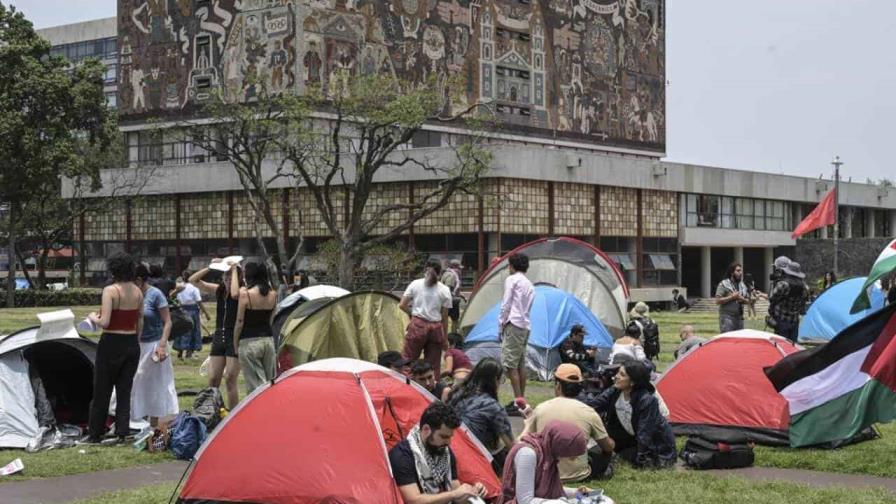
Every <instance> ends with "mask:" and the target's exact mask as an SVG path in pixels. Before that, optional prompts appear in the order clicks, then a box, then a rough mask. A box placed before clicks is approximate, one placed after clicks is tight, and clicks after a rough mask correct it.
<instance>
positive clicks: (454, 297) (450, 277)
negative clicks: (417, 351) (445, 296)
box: [442, 259, 464, 334]
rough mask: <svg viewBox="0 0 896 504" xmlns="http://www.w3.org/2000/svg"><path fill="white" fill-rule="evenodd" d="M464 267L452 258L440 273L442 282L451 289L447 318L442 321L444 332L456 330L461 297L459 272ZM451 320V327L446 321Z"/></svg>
mask: <svg viewBox="0 0 896 504" xmlns="http://www.w3.org/2000/svg"><path fill="white" fill-rule="evenodd" d="M463 269H464V267H463V266H462V265H461V263H460V261H459V260H458V259H452V260H451V261H449V262H448V269H446V270H445V272H444V273H442V283H443V284H445V287H448V290H450V291H451V308H450V309H449V310H448V319H446V320H443V321H442V325H443V326H444V327H443V330H444V331H445V334H448V333H449V332H455V331H457V320H458V319H459V318H460V300H461V299H462V298H463V294H461V291H460V288H461V280H460V273H461V271H463ZM449 320H450V321H451V327H450V328H449V327H448V321H449Z"/></svg>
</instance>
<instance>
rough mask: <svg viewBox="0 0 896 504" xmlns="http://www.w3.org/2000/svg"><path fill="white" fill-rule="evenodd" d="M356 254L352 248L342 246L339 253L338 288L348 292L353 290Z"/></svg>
mask: <svg viewBox="0 0 896 504" xmlns="http://www.w3.org/2000/svg"><path fill="white" fill-rule="evenodd" d="M357 263H358V254H357V251H356V250H355V248H354V247H352V246H348V245H343V246H342V248H341V249H340V253H339V265H338V271H337V275H338V280H339V286H340V287H342V288H343V289H345V290H348V291H354V290H355V270H356V269H357V265H358V264H357Z"/></svg>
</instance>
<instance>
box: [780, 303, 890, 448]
mask: <svg viewBox="0 0 896 504" xmlns="http://www.w3.org/2000/svg"><path fill="white" fill-rule="evenodd" d="M765 374H766V376H767V377H768V379H769V380H770V381H771V382H772V385H773V386H774V387H775V390H777V391H778V392H779V393H780V394H781V395H782V396H783V397H784V399H786V400H787V403H788V406H789V409H790V445H791V446H794V447H798V446H811V445H815V444H820V443H828V442H831V441H840V440H845V439H849V438H851V437H852V436H854V435H856V434H858V433H860V432H862V431H863V430H865V429H866V428H868V427H869V426H871V425H873V424H875V423H878V422H888V421H890V420H893V419H894V418H896V304H891V305H889V306H887V307H885V308H882V309H881V310H879V311H876V312H874V313H872V314H871V315H869V316H867V317H866V318H864V319H862V320H860V321H858V322H856V323H855V324H853V325H851V326H849V327H847V328H846V329H844V330H843V331H842V332H841V333H840V334H838V335H837V336H836V337H834V339H832V340H831V341H830V342H829V343H827V344H826V345H823V346H819V347H816V348H813V349H811V350H804V351H802V352H797V353H795V354H791V355H789V356H787V357H785V358H784V359H782V360H781V361H779V362H778V363H777V364H775V365H774V366H770V367H768V368H766V369H765Z"/></svg>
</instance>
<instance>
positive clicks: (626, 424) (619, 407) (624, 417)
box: [616, 394, 635, 436]
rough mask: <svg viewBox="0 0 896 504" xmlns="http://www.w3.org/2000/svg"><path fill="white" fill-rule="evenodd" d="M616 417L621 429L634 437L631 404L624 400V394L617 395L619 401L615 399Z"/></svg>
mask: <svg viewBox="0 0 896 504" xmlns="http://www.w3.org/2000/svg"><path fill="white" fill-rule="evenodd" d="M616 417H617V418H619V423H620V424H621V425H622V428H623V429H625V432H628V433H629V434H631V435H632V436H634V435H635V428H634V427H632V403H631V402H629V401H626V400H625V394H619V399H616Z"/></svg>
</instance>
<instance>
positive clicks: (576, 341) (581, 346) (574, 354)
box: [560, 324, 597, 374]
mask: <svg viewBox="0 0 896 504" xmlns="http://www.w3.org/2000/svg"><path fill="white" fill-rule="evenodd" d="M585 336H586V332H585V326H583V325H582V324H576V325H574V326H572V329H571V330H570V331H569V336H567V337H566V341H564V342H563V343H562V344H561V345H560V362H562V363H564V364H575V365H576V366H578V367H579V369H581V370H582V372H583V373H588V374H591V373H592V372H593V371H594V355H595V354H596V353H597V350H595V349H594V348H586V347H585Z"/></svg>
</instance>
